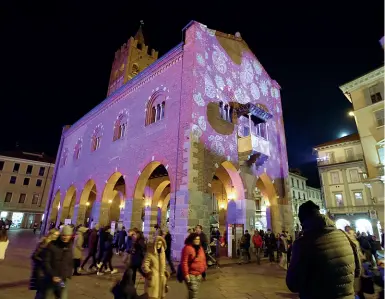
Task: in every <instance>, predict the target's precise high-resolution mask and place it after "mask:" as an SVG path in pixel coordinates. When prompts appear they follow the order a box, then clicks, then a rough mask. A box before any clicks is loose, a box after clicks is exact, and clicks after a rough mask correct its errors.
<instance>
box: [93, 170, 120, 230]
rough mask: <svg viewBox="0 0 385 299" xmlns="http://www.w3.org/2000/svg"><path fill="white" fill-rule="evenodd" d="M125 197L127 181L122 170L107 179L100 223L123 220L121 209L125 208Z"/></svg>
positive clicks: (101, 204) (101, 205)
mask: <svg viewBox="0 0 385 299" xmlns="http://www.w3.org/2000/svg"><path fill="white" fill-rule="evenodd" d="M125 197H126V182H125V179H124V176H123V174H122V173H121V172H115V173H113V174H112V175H111V176H110V178H109V179H108V180H107V182H106V184H105V187H104V190H103V193H102V198H101V203H100V211H99V223H100V225H107V224H110V223H111V221H119V220H123V219H122V215H121V214H120V211H121V210H123V207H124V201H125Z"/></svg>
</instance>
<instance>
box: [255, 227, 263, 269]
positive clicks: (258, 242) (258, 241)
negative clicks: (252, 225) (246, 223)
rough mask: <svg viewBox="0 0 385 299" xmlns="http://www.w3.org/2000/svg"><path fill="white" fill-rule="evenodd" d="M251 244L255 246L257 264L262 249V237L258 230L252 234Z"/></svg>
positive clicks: (259, 261)
mask: <svg viewBox="0 0 385 299" xmlns="http://www.w3.org/2000/svg"><path fill="white" fill-rule="evenodd" d="M253 244H254V248H255V255H256V256H257V264H258V265H260V264H261V251H262V244H263V241H262V237H261V235H260V234H259V231H258V230H255V231H254V236H253Z"/></svg>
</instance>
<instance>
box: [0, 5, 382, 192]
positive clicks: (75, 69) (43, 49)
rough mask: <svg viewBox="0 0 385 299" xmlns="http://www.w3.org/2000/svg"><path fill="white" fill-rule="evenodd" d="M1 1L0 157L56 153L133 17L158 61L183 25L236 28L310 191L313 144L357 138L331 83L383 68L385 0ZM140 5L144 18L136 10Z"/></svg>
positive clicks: (99, 85)
mask: <svg viewBox="0 0 385 299" xmlns="http://www.w3.org/2000/svg"><path fill="white" fill-rule="evenodd" d="M3 2H7V4H4V3H2V4H0V36H1V50H0V51H1V52H0V53H1V55H0V66H1V74H2V80H1V83H0V87H1V93H0V95H1V117H0V126H1V142H0V150H14V149H15V145H16V143H18V144H19V148H20V149H22V150H29V151H40V152H45V153H47V154H50V155H53V156H55V155H56V151H57V148H58V145H59V140H60V134H61V128H62V126H63V125H66V124H73V123H74V122H75V121H76V120H78V119H79V118H80V117H82V116H83V115H84V114H85V113H87V112H88V111H89V110H90V109H92V108H93V107H94V106H95V105H97V104H98V103H100V102H101V101H102V100H103V99H104V98H105V96H106V93H107V85H108V80H109V75H110V68H111V64H112V61H113V57H114V53H115V51H116V50H117V49H118V48H119V47H120V46H121V45H122V44H123V43H124V42H126V41H127V40H128V38H129V37H130V36H131V35H134V34H135V33H136V31H137V29H138V27H139V22H140V20H144V23H145V25H144V34H145V39H146V44H149V45H150V47H151V48H155V49H157V50H159V51H160V55H163V54H165V53H166V52H167V51H168V50H170V49H171V48H173V47H174V46H176V45H177V44H178V43H180V42H181V38H182V35H181V30H182V28H183V27H184V26H185V25H187V24H188V22H189V21H190V20H196V21H198V22H201V23H203V24H205V25H207V26H208V27H209V28H212V29H216V30H219V31H222V32H225V33H231V34H235V32H237V31H239V32H240V33H241V35H242V37H243V39H244V40H245V41H246V42H247V43H248V45H249V46H250V48H251V49H252V51H253V52H254V54H255V55H256V56H257V58H258V59H259V61H260V62H261V63H262V65H263V66H264V68H265V69H266V70H267V72H268V73H269V74H270V76H271V77H272V78H273V79H275V80H276V81H277V82H278V83H279V84H280V85H281V87H282V91H281V96H282V103H283V112H284V120H285V129H286V139H287V146H288V155H289V166H290V167H293V168H294V167H298V168H300V169H301V170H302V171H303V173H304V174H305V175H307V176H308V177H309V182H308V183H309V184H310V185H313V186H318V185H319V182H318V175H317V170H316V166H315V162H314V161H315V156H313V155H312V146H315V145H317V144H320V143H323V142H325V141H329V140H333V139H336V138H338V137H340V136H339V135H340V134H341V133H342V132H346V133H353V132H355V131H356V127H355V123H354V121H353V119H352V118H349V117H348V116H347V113H348V111H349V110H350V109H351V105H350V103H349V102H348V100H347V99H346V98H345V97H344V95H343V94H342V92H341V91H340V90H339V88H338V86H339V85H341V84H344V83H346V82H348V81H350V80H352V79H354V78H356V77H358V76H361V75H363V74H365V73H367V72H369V71H371V70H373V69H375V68H377V67H379V66H380V65H381V64H383V61H384V56H383V55H384V52H383V50H382V48H381V47H380V44H379V39H380V38H381V37H382V36H383V35H384V15H383V11H384V7H383V6H384V2H383V1H378V0H375V1H370V2H364V1H340V0H338V1H336V0H335V1H322V2H321V1H320V2H315V1H307V2H302V3H301V1H299V2H298V1H253V2H251V1H249V2H250V3H254V2H255V3H257V5H255V7H252V6H244V7H243V6H241V3H243V2H239V1H235V2H233V3H232V4H230V5H229V4H225V2H223V1H221V2H218V4H216V5H212V7H209V6H207V3H208V2H209V1H205V2H201V3H199V4H195V7H192V5H191V4H188V3H190V2H187V1H181V2H177V3H175V5H168V6H167V5H165V3H169V2H167V1H156V3H162V5H161V4H156V5H153V4H151V3H152V1H136V3H143V4H142V5H143V6H137V7H130V5H129V4H130V3H132V2H133V1H109V2H110V3H109V4H104V5H101V4H95V2H89V3H88V2H87V1H77V2H79V3H80V2H81V3H84V4H76V5H67V6H55V5H54V4H50V5H44V6H43V5H40V6H39V5H37V4H36V2H37V1H33V4H28V5H22V3H21V2H17V5H16V3H15V2H16V1H3ZM53 2H55V1H53ZM69 2H70V1H69ZM100 2H101V3H103V2H105V3H107V2H106V1H100ZM210 2H212V1H210ZM294 2H295V3H294ZM91 3H92V4H91ZM113 3H114V5H113ZM154 3H155V1H154ZM195 3H198V2H195ZM205 3H206V4H205ZM229 3H231V2H229ZM245 3H247V2H245ZM365 3H366V4H365ZM149 7H152V9H151V13H145V12H143V11H144V10H146V9H148V8H149Z"/></svg>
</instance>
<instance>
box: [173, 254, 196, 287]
mask: <svg viewBox="0 0 385 299" xmlns="http://www.w3.org/2000/svg"><path fill="white" fill-rule="evenodd" d="M197 256H198V254H197V255H196V256H195V257H194V258H193V259H192V260H191V261H190V262H189V263H188V264H189V266H191V264H192V263H193V262H194V261H195V259H196V258H197ZM176 280H177V281H179V282H180V283H182V282H183V281H184V275H183V271H182V264H181V263H179V265H178V268H177V269H176Z"/></svg>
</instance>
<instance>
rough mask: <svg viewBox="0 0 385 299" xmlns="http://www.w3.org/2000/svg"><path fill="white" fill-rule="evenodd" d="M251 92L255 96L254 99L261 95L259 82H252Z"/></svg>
mask: <svg viewBox="0 0 385 299" xmlns="http://www.w3.org/2000/svg"><path fill="white" fill-rule="evenodd" d="M250 92H251V95H252V97H253V98H254V100H258V99H259V97H260V96H261V94H260V93H259V88H258V86H257V84H255V83H251V85H250Z"/></svg>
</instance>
